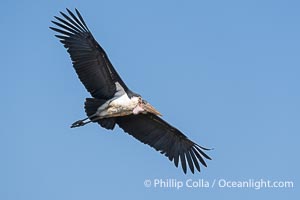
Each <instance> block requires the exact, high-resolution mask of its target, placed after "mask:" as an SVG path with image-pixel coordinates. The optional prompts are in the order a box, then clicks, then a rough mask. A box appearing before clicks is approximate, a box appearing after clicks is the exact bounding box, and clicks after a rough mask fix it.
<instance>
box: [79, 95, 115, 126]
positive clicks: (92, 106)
mask: <svg viewBox="0 0 300 200" xmlns="http://www.w3.org/2000/svg"><path fill="white" fill-rule="evenodd" d="M104 103H106V100H104V99H95V98H86V100H85V103H84V109H85V113H86V115H87V116H88V118H89V119H90V120H91V121H93V122H98V124H100V125H101V126H102V127H103V128H106V129H111V130H112V129H114V127H115V124H116V122H115V121H116V119H115V118H105V119H100V120H95V118H97V116H93V115H94V114H95V113H96V112H97V110H98V108H99V107H100V106H101V105H103V104H104Z"/></svg>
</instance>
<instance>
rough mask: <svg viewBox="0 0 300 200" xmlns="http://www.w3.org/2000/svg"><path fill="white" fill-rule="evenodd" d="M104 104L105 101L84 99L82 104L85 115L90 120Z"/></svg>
mask: <svg viewBox="0 0 300 200" xmlns="http://www.w3.org/2000/svg"><path fill="white" fill-rule="evenodd" d="M105 102H106V100H103V99H94V98H86V99H85V102H84V109H85V113H86V115H87V116H88V117H89V118H90V116H92V115H94V114H95V113H96V112H97V109H98V108H99V107H100V106H101V105H103V104H104V103H105ZM90 120H92V119H90Z"/></svg>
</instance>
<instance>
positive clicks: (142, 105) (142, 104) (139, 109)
mask: <svg viewBox="0 0 300 200" xmlns="http://www.w3.org/2000/svg"><path fill="white" fill-rule="evenodd" d="M136 98H137V105H136V107H135V108H134V109H133V111H132V112H133V114H134V115H137V114H139V113H147V112H148V113H152V114H154V115H158V116H162V114H160V112H158V111H157V110H156V109H155V108H154V107H153V106H152V105H151V104H150V103H148V102H147V101H146V100H144V99H142V97H141V96H138V97H136Z"/></svg>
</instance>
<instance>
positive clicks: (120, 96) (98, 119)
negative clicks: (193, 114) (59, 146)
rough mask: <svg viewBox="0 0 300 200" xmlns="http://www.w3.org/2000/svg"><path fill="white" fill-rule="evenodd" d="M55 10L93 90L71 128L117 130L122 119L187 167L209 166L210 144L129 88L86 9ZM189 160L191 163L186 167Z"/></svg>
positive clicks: (127, 128) (57, 27) (59, 31)
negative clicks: (93, 126)
mask: <svg viewBox="0 0 300 200" xmlns="http://www.w3.org/2000/svg"><path fill="white" fill-rule="evenodd" d="M60 14H61V16H60V17H58V16H54V18H55V19H56V20H52V21H51V22H52V23H53V24H54V26H50V27H49V28H50V29H52V30H53V31H55V33H56V35H55V36H56V37H57V38H58V39H59V40H60V42H61V43H62V44H63V45H64V47H65V48H66V49H67V52H68V53H69V55H70V57H71V60H72V65H73V68H74V69H75V71H76V73H77V75H78V78H79V79H80V81H81V82H82V84H83V85H84V86H85V88H86V90H87V91H88V92H89V93H90V95H91V97H89V98H86V99H85V103H84V109H85V113H86V115H87V117H86V118H84V119H81V120H78V121H76V122H74V123H73V124H72V125H71V128H75V127H81V126H84V125H86V124H88V123H91V122H93V123H98V124H99V125H100V126H101V127H103V128H105V129H108V130H113V129H114V128H115V125H116V124H117V125H118V126H119V127H120V128H121V129H123V130H124V132H126V133H128V134H129V135H131V136H133V137H134V138H136V139H137V140H139V141H140V142H142V143H144V144H147V145H149V146H150V147H153V148H154V149H155V150H156V151H158V152H160V153H161V154H163V155H165V156H166V157H167V158H168V159H169V160H170V161H171V162H174V164H175V166H176V167H177V168H178V166H179V161H180V163H181V167H182V170H183V172H184V173H185V174H186V173H187V168H188V167H189V169H190V172H191V173H193V174H194V172H195V171H196V170H197V171H198V172H200V165H202V166H204V167H207V164H206V160H211V158H210V157H209V156H208V155H207V154H206V152H205V151H208V150H211V149H209V148H205V147H203V146H200V145H198V144H197V143H195V142H193V141H192V140H190V139H189V138H188V137H187V136H186V135H184V134H183V133H182V132H181V131H180V130H178V129H177V128H175V127H174V126H172V125H170V124H169V123H168V122H166V121H165V120H163V119H162V115H161V113H160V112H159V111H158V110H157V109H156V108H154V107H153V106H152V105H151V104H150V103H148V102H147V101H146V100H145V99H144V98H143V97H142V96H141V95H139V94H137V93H135V92H133V91H132V90H130V89H129V88H128V87H127V85H126V84H125V83H124V81H123V80H122V79H121V77H120V75H119V74H118V72H117V71H116V70H115V68H114V67H113V65H112V63H111V62H110V60H109V58H108V56H107V54H106V52H105V51H104V49H103V48H102V47H101V46H100V45H99V43H98V42H97V41H96V40H95V38H94V36H93V35H92V33H91V31H90V30H89V28H88V26H87V25H86V23H85V21H84V19H83V17H82V15H81V14H80V12H79V11H78V10H77V9H76V8H75V12H72V11H70V10H69V9H68V8H67V9H66V12H65V13H64V12H60ZM187 166H188V167H187Z"/></svg>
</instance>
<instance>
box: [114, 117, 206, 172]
mask: <svg viewBox="0 0 300 200" xmlns="http://www.w3.org/2000/svg"><path fill="white" fill-rule="evenodd" d="M117 124H118V125H119V126H120V127H121V128H122V129H123V130H124V131H125V132H127V133H128V134H130V135H132V136H133V137H135V138H136V139H138V140H140V141H141V142H143V143H145V144H148V145H149V146H151V147H153V148H154V149H156V150H157V151H159V152H161V153H162V154H164V155H165V156H167V157H168V158H169V160H170V161H173V160H174V163H175V166H176V167H178V162H179V159H180V162H181V166H182V169H183V171H184V173H186V171H187V164H186V163H188V165H189V168H190V170H191V172H192V173H194V167H196V169H197V170H198V171H199V172H200V165H199V163H201V164H202V165H203V166H205V167H206V163H205V161H204V159H203V158H206V159H209V160H211V158H210V157H209V156H208V155H206V154H205V153H204V150H209V149H206V148H204V147H201V146H199V145H197V144H196V143H194V142H192V141H191V140H189V139H188V138H187V137H186V136H185V135H184V134H183V133H181V132H180V131H179V130H178V129H176V128H174V127H173V126H171V125H170V124H168V123H167V122H165V121H164V120H162V119H161V118H159V117H158V116H156V115H153V114H150V113H148V114H139V115H129V116H125V117H119V118H117Z"/></svg>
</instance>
